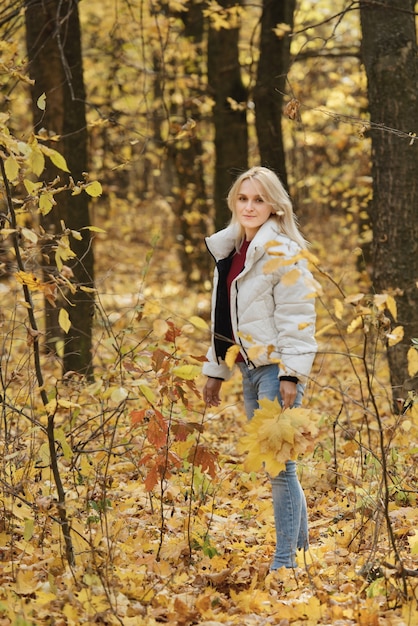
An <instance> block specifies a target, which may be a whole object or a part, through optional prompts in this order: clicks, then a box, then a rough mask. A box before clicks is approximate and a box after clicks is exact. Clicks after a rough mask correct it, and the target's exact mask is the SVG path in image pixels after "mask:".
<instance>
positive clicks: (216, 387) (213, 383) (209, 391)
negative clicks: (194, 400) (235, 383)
mask: <svg viewBox="0 0 418 626" xmlns="http://www.w3.org/2000/svg"><path fill="white" fill-rule="evenodd" d="M222 383H223V381H222V380H220V379H219V378H208V379H207V381H206V385H205V386H204V387H203V400H204V401H205V403H206V404H207V406H219V404H220V403H221V399H220V397H219V392H220V390H221V387H222Z"/></svg>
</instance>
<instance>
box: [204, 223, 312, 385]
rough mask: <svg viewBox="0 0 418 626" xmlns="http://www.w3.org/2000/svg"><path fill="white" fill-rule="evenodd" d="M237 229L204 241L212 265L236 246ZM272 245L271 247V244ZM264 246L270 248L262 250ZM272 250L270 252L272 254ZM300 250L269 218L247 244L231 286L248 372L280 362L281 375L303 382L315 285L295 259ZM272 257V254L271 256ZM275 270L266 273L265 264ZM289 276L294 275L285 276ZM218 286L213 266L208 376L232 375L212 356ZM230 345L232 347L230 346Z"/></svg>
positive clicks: (308, 361)
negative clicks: (272, 262) (274, 262)
mask: <svg viewBox="0 0 418 626" xmlns="http://www.w3.org/2000/svg"><path fill="white" fill-rule="evenodd" d="M238 229H239V225H237V224H234V225H230V226H228V227H227V228H225V229H223V230H221V231H219V232H217V233H215V234H214V235H212V236H210V237H207V238H206V245H207V247H208V249H209V251H210V252H211V254H212V255H213V257H214V259H215V261H216V263H217V264H218V263H219V261H221V260H222V259H225V258H227V257H228V256H229V255H230V254H231V252H232V251H233V250H234V247H235V239H236V234H237V232H238ZM273 241H274V242H275V243H276V245H274V246H271V244H272V242H273ZM266 244H269V245H268V246H267V247H266ZM272 252H273V254H271V253H272ZM300 252H301V250H300V248H299V246H298V245H297V244H296V243H295V242H293V241H292V240H291V239H289V238H288V237H287V236H286V235H284V234H282V233H281V232H280V230H279V228H278V226H277V223H276V221H275V220H274V219H268V220H267V222H265V223H264V224H263V225H262V226H261V228H260V229H259V230H258V232H257V234H256V235H255V237H254V239H253V240H252V241H251V243H250V245H249V247H248V250H247V256H246V261H245V267H244V269H243V270H242V272H241V273H240V274H239V276H238V277H237V278H236V279H235V280H234V281H233V283H232V285H231V301H230V308H231V321H232V330H233V333H234V337H235V340H236V342H237V343H238V344H239V345H240V347H241V349H240V352H241V354H242V356H243V358H244V360H245V362H246V363H247V365H248V366H249V367H250V368H253V367H258V366H261V365H268V364H270V363H274V362H276V363H278V365H279V376H296V377H297V378H298V379H299V381H300V382H304V381H305V380H306V378H307V376H309V373H310V370H311V367H312V363H313V360H314V357H315V353H316V341H315V338H314V333H315V319H316V316H315V295H316V283H315V281H314V279H313V277H312V274H311V273H310V271H309V270H308V268H307V263H306V260H305V259H304V258H303V257H300V256H299V253H300ZM274 253H275V254H274ZM272 259H277V260H278V263H279V266H278V267H277V265H276V267H274V268H273V269H272V271H267V272H266V271H264V265H265V264H266V262H267V261H270V260H272ZM288 272H292V273H291V274H289V276H288V277H287V280H286V279H285V278H284V277H285V275H286V274H287V273H288ZM218 282H219V273H218V267H216V268H215V272H214V281H213V294H212V346H211V348H210V349H209V351H208V353H207V358H208V361H207V362H205V363H204V365H203V370H202V371H203V373H204V374H205V375H206V376H212V377H215V378H223V379H224V380H227V379H228V378H230V376H231V373H232V371H231V369H230V368H229V367H228V366H227V365H226V363H225V361H224V360H223V359H222V358H219V357H217V356H216V354H215V342H214V336H215V330H216V329H215V310H216V294H217V288H218ZM231 345H232V344H231Z"/></svg>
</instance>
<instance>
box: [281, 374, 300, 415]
mask: <svg viewBox="0 0 418 626" xmlns="http://www.w3.org/2000/svg"><path fill="white" fill-rule="evenodd" d="M296 392H297V388H296V383H292V381H290V380H281V381H280V397H281V399H282V403H283V404H282V406H283V409H289V408H291V407H292V406H293V405H294V403H295V400H296Z"/></svg>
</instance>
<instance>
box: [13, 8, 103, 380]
mask: <svg viewBox="0 0 418 626" xmlns="http://www.w3.org/2000/svg"><path fill="white" fill-rule="evenodd" d="M25 22H26V43H27V50H28V57H29V72H30V76H31V78H32V79H33V80H34V84H33V88H32V102H33V116H34V125H35V129H36V130H37V131H40V130H41V128H45V129H46V131H47V133H49V134H50V135H51V134H52V135H54V140H53V141H52V146H51V147H53V148H54V149H56V150H58V151H59V152H61V154H62V155H63V156H64V157H65V159H66V162H67V165H68V168H69V170H70V173H71V176H72V178H73V179H74V180H75V181H79V180H83V173H85V172H86V171H87V125H86V115H85V90H84V81H83V65H82V50H81V36H80V24H79V15H78V3H77V0H42V1H41V2H40V1H39V0H26V2H25ZM42 94H45V95H46V109H45V111H43V110H40V109H39V108H38V106H37V102H38V99H39V97H40V96H41V95H42ZM44 134H45V133H44ZM47 142H48V140H47ZM61 174H62V173H60V175H61ZM56 176H57V170H55V169H54V166H53V164H51V165H47V167H46V168H45V170H44V172H43V178H44V180H45V181H51V180H53V179H54V178H55V177H56ZM42 222H43V223H42V226H43V228H44V229H45V232H46V233H47V239H48V238H49V240H50V241H52V246H51V244H50V243H47V244H46V245H45V247H44V250H43V252H44V258H45V259H46V263H47V266H46V267H45V268H44V273H45V275H46V276H47V277H48V276H49V275H50V274H51V273H52V274H56V273H57V270H56V267H55V266H54V261H53V247H54V245H55V238H56V237H58V236H59V235H60V233H62V225H61V224H62V223H64V224H65V227H66V228H67V229H71V230H73V231H78V232H81V234H82V237H81V239H77V238H72V239H71V248H72V250H73V252H74V253H75V255H76V256H75V259H73V260H72V261H70V262H69V264H71V269H72V271H73V273H74V278H73V281H74V285H75V287H76V290H75V291H74V293H69V294H68V301H69V302H70V306H69V307H68V312H69V315H70V320H71V328H70V330H69V332H68V334H67V335H66V336H65V348H64V371H70V370H74V371H77V372H82V373H85V374H87V375H90V374H91V371H92V319H93V311H94V301H93V297H92V295H91V292H89V291H88V290H87V291H86V290H83V289H82V288H83V287H87V288H91V287H92V286H93V281H94V277H93V250H92V246H91V240H90V235H89V231H88V230H81V229H83V227H86V226H88V225H89V211H88V196H87V195H86V194H85V193H81V194H79V195H74V196H72V195H71V193H70V192H66V193H63V194H61V196H60V199H59V204H58V205H57V206H56V207H54V209H53V210H52V211H51V212H50V213H48V214H47V215H46V216H44V217H43V219H42ZM80 287H81V289H80ZM46 327H47V338H48V341H49V343H50V345H51V344H53V343H54V341H55V339H56V337H57V335H59V332H60V329H59V326H58V324H57V323H56V315H55V310H54V309H53V308H52V307H51V306H50V305H49V304H48V303H46Z"/></svg>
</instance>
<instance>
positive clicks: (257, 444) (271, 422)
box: [238, 398, 318, 476]
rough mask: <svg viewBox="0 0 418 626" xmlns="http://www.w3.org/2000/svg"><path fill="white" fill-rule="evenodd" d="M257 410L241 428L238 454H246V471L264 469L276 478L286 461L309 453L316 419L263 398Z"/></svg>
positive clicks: (299, 410)
mask: <svg viewBox="0 0 418 626" xmlns="http://www.w3.org/2000/svg"><path fill="white" fill-rule="evenodd" d="M259 405H260V408H259V409H257V410H256V411H255V412H254V417H253V418H252V419H251V420H250V421H249V422H248V424H247V425H246V426H245V427H244V429H245V430H246V432H247V434H246V435H244V436H243V437H242V439H241V441H240V442H239V444H238V450H239V452H247V453H248V456H247V458H246V460H245V467H246V469H248V471H253V472H256V471H258V470H259V469H261V468H264V469H265V470H266V471H267V472H268V473H269V474H270V475H271V476H276V475H277V474H278V473H279V472H281V471H282V470H284V469H285V468H286V461H290V460H295V459H297V458H298V456H299V455H301V454H304V453H306V452H312V450H313V449H314V447H315V437H316V436H317V434H318V427H317V425H316V421H317V420H316V415H315V413H314V412H313V411H312V410H309V409H301V408H295V409H285V410H283V409H282V407H281V406H280V404H279V402H278V401H277V400H268V399H267V398H263V399H261V400H260V402H259Z"/></svg>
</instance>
